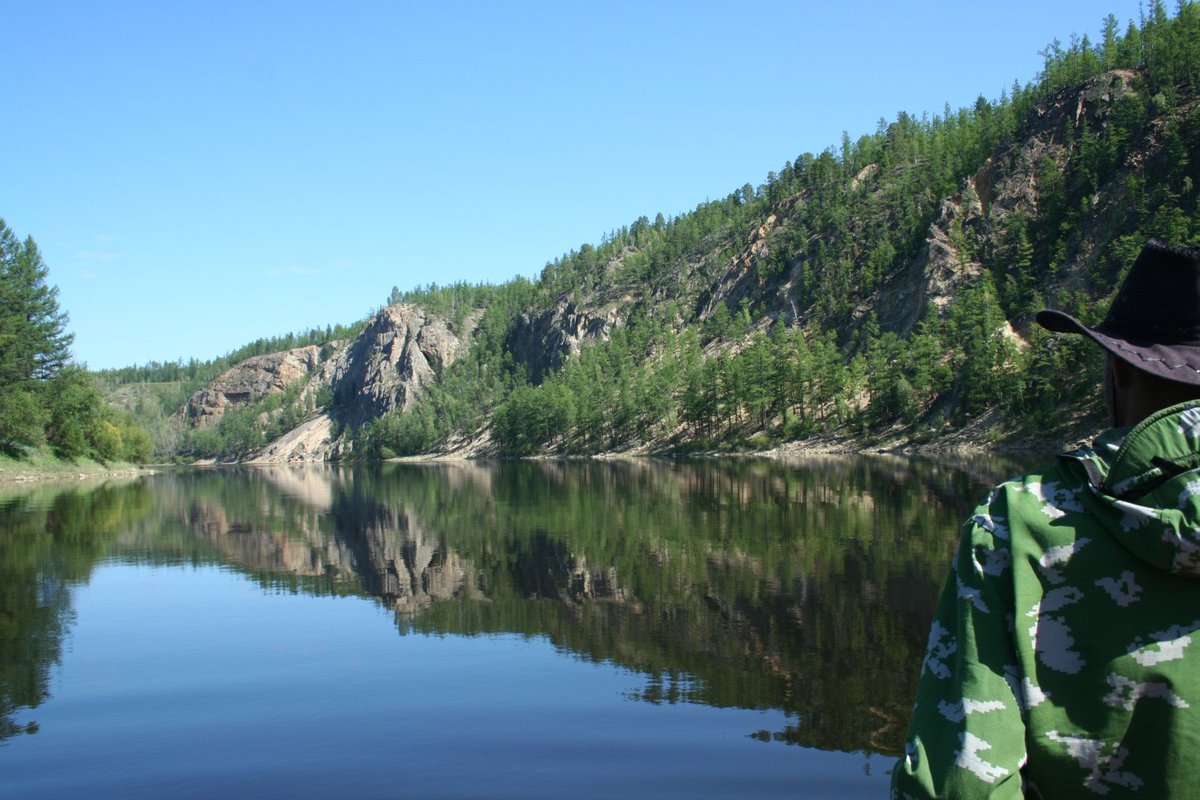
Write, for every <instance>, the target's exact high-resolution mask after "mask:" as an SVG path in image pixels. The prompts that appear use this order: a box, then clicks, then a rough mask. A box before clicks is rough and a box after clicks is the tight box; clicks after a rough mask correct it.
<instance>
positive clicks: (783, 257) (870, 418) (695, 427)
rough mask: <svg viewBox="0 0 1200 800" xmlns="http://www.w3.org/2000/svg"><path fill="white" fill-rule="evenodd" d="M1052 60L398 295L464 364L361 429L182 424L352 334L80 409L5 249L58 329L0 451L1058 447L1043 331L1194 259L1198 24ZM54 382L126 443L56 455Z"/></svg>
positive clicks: (8, 273)
mask: <svg viewBox="0 0 1200 800" xmlns="http://www.w3.org/2000/svg"><path fill="white" fill-rule="evenodd" d="M1081 22H1082V21H1081ZM1043 56H1044V68H1043V70H1042V72H1041V74H1040V75H1038V76H1037V77H1036V79H1035V80H1033V81H1030V82H1026V83H1022V82H1021V81H1020V80H1017V81H1014V83H1013V84H1012V86H1011V87H1010V88H1008V89H1007V90H1005V91H1004V92H1003V93H1002V94H1001V95H1000V97H998V98H994V99H988V98H985V97H983V96H980V97H979V98H978V100H976V102H975V103H974V104H973V105H971V106H970V107H966V108H959V109H952V108H950V107H949V106H947V107H945V108H944V109H943V111H942V112H941V113H939V114H935V115H929V114H924V115H921V116H919V117H918V116H913V115H910V114H906V113H901V114H899V115H897V116H896V118H895V119H893V120H890V121H889V120H885V119H882V118H881V119H880V120H879V123H878V124H877V126H876V129H875V130H874V131H870V132H866V133H860V134H858V135H851V134H844V135H843V137H842V141H841V142H840V143H839V144H837V145H836V146H832V147H830V148H828V149H826V150H825V151H823V152H821V153H819V154H815V155H814V154H812V153H803V154H800V155H798V156H796V157H795V158H793V159H791V160H788V161H786V162H785V163H783V164H782V166H781V168H780V169H779V171H778V172H772V173H770V174H768V175H767V176H766V179H765V181H763V182H762V183H759V184H757V185H754V184H750V183H747V184H745V185H744V186H742V187H740V188H738V189H736V190H735V191H732V192H731V193H730V194H729V195H728V196H726V197H724V198H722V199H719V200H713V201H707V202H704V203H702V204H700V205H699V206H697V207H696V208H695V209H694V210H693V211H691V212H688V213H685V214H681V215H678V216H674V217H665V216H664V215H663V214H661V213H660V214H657V215H655V216H654V217H653V218H651V217H650V216H643V217H640V218H638V219H637V220H635V221H633V222H632V223H631V224H629V225H628V226H625V227H622V228H621V229H619V230H616V231H611V232H609V233H608V234H606V235H604V236H603V237H601V239H600V241H599V242H598V243H594V244H583V245H581V246H580V247H579V248H578V249H576V250H573V251H572V252H569V253H566V254H564V255H563V256H561V257H559V258H556V259H554V260H553V261H551V262H549V263H547V264H546V265H545V267H544V269H543V270H542V271H541V274H540V276H538V277H537V278H536V279H534V280H529V279H525V278H517V279H514V280H512V281H510V282H508V283H505V284H502V285H478V286H473V285H468V284H464V283H457V284H451V285H449V286H437V285H430V286H426V287H423V288H419V289H414V290H411V291H400V290H399V289H393V290H392V293H391V295H390V296H388V297H387V298H386V302H387V304H389V305H392V304H399V303H403V304H408V305H411V306H415V307H419V308H420V309H422V310H423V312H424V313H426V314H429V315H436V316H438V317H439V318H441V319H443V320H445V321H446V325H447V326H448V328H449V330H451V331H454V332H455V333H457V334H459V335H460V336H462V338H463V340H464V341H465V342H467V343H468V346H467V349H466V351H465V353H464V354H463V355H462V356H461V357H459V358H457V360H455V361H454V363H452V364H450V365H449V366H447V367H446V368H445V369H444V371H442V372H441V373H440V374H439V376H438V380H437V381H436V383H434V384H433V385H430V386H427V387H425V388H424V389H423V391H422V392H421V394H420V396H419V397H418V398H417V399H416V401H415V403H413V404H411V405H409V406H408V407H407V408H405V409H403V410H401V409H395V410H391V411H388V412H387V413H384V414H382V415H378V416H375V417H373V418H371V419H361V418H356V417H354V416H353V415H351V414H349V413H348V411H347V409H348V407H349V406H348V404H349V402H350V400H351V398H347V397H344V396H339V394H338V393H337V392H332V391H324V392H303V391H299V390H296V391H294V392H292V393H291V394H290V395H288V394H286V393H285V394H284V395H283V396H273V397H271V398H260V399H258V400H257V401H256V402H255V403H252V404H250V405H248V406H246V407H245V408H242V409H239V410H237V411H236V413H232V414H227V415H226V417H225V418H224V419H222V420H221V422H220V423H218V424H216V425H213V426H210V427H208V428H204V429H190V428H188V427H187V426H186V425H185V424H184V423H183V422H182V421H181V420H180V415H179V414H178V410H179V408H180V407H181V406H182V405H183V404H184V402H185V401H186V399H187V398H188V396H189V395H190V394H191V393H192V392H193V391H195V390H196V389H198V388H200V387H201V386H203V385H204V384H205V383H206V382H207V381H211V380H212V379H213V378H215V377H216V376H217V375H219V374H220V373H221V372H222V371H223V370H224V369H226V368H227V367H229V366H231V365H233V364H235V363H237V362H238V361H239V360H241V359H244V358H246V357H248V356H252V355H261V354H263V353H269V352H274V351H278V350H286V349H289V348H294V347H299V346H302V345H318V346H320V347H322V348H324V349H323V351H322V352H323V353H324V352H325V351H326V350H329V351H330V352H332V350H333V349H334V347H335V346H336V345H337V343H339V342H345V341H347V340H350V339H353V337H355V336H356V335H358V333H359V332H361V331H362V329H363V327H364V326H365V325H366V320H363V321H358V322H356V323H354V324H352V325H349V326H337V327H336V328H335V327H332V326H329V327H325V328H320V327H316V328H312V329H310V330H308V331H307V332H304V333H300V334H288V335H286V336H281V337H278V338H277V339H273V340H262V341H259V342H256V343H253V344H251V345H248V346H247V347H246V348H243V349H242V350H239V351H238V352H236V353H231V354H229V355H228V356H226V357H224V358H222V359H218V360H215V361H210V362H197V361H195V360H193V361H191V362H188V363H186V364H185V363H183V362H177V363H169V364H154V363H152V364H148V365H145V366H141V367H129V368H126V369H123V370H110V371H105V372H102V373H98V374H97V375H95V376H94V377H95V378H96V382H95V383H92V382H90V378H89V376H87V375H86V374H84V373H83V372H82V371H80V370H77V369H75V368H73V367H70V366H69V364H68V361H67V359H66V358H65V353H66V350H65V348H66V347H67V346H68V345H69V339H67V338H66V337H65V336H64V335H63V333H62V331H63V322H62V320H63V319H64V318H63V316H62V315H61V312H59V311H58V309H57V306H56V305H54V304H53V299H54V298H53V291H52V290H47V289H45V284H44V282H45V276H46V273H45V268H44V265H41V261H40V256H37V254H36V246H35V245H33V243H32V240H28V241H27V242H26V244H24V245H19V244H17V243H16V241H15V239H14V238H13V237H12V235H11V234H7V233H6V235H7V236H8V239H6V240H5V244H4V270H5V272H4V276H5V287H6V288H5V292H6V294H5V298H6V299H5V302H6V303H10V305H7V306H5V309H6V310H5V312H4V313H5V320H6V321H5V322H3V323H2V324H4V325H10V324H16V323H15V322H14V323H10V322H8V321H7V320H8V319H9V318H10V317H11V318H12V319H13V320H16V319H17V318H18V317H19V316H20V315H19V314H15V313H14V312H12V309H14V308H16V306H14V305H11V303H12V302H14V301H11V300H9V299H7V298H10V297H16V296H17V295H18V294H19V293H20V290H19V289H18V288H16V287H18V286H19V285H21V282H22V281H24V282H25V284H27V285H28V286H30V287H41V291H42V294H43V295H48V300H49V302H50V305H49V306H47V305H45V303H46V299H47V298H46V297H43V299H42V300H41V301H38V302H41V303H42V304H43V305H42V306H40V308H41V309H42V310H41V312H40V313H41V317H39V318H38V319H40V320H42V322H41V323H38V324H41V325H42V327H41V328H38V330H39V331H41V332H40V333H37V334H36V335H34V336H33V338H32V339H28V340H29V341H40V342H44V343H45V344H44V345H41V346H43V347H44V349H45V352H46V353H47V355H46V356H45V357H44V359H43V360H42V361H38V360H37V358H33V359H32V360H31V359H30V358H29V357H24V356H21V357H18V355H17V351H16V350H13V351H12V354H11V355H10V353H9V351H8V350H7V345H6V351H5V356H4V359H3V361H4V369H5V373H4V376H3V384H2V386H3V395H2V396H0V402H3V403H4V404H6V405H5V413H3V414H0V419H3V421H4V422H3V424H4V426H5V427H4V430H3V431H2V432H0V439H2V440H4V441H5V442H8V443H9V445H8V446H9V447H10V448H11V447H12V446H14V445H17V444H21V445H25V444H35V443H38V442H41V441H47V442H50V443H51V444H53V445H54V446H55V447H56V448H58V449H59V450H60V452H62V453H64V454H72V453H81V452H87V451H89V450H91V451H94V452H96V453H98V454H101V455H107V454H109V453H112V452H114V451H113V447H114V445H113V442H114V441H116V442H117V443H118V445H119V447H128V446H130V445H127V443H129V442H140V444H138V445H137V446H139V447H145V444H144V441H143V440H141V439H139V436H138V434H136V433H133V432H132V430H131V428H130V427H129V425H128V424H127V420H128V419H136V420H137V421H138V423H139V424H140V425H141V426H142V427H143V428H145V429H146V430H148V431H149V432H150V434H151V435H152V437H153V441H154V448H155V450H156V455H157V457H160V458H182V459H192V458H199V457H212V456H216V457H222V458H227V459H237V458H241V457H245V456H247V455H249V454H251V453H253V452H255V451H256V450H257V449H258V448H261V447H262V446H263V445H265V444H266V443H267V442H268V441H269V440H270V439H271V438H272V437H274V436H277V435H279V433H280V432H281V431H283V430H285V429H286V428H287V427H288V425H291V424H295V423H296V422H298V421H299V420H302V419H304V418H306V417H307V416H309V415H312V414H316V413H325V414H327V415H328V416H329V417H330V418H331V419H332V421H333V432H334V434H335V435H337V436H340V437H343V438H344V440H345V441H346V442H347V443H348V446H347V447H346V448H345V449H344V450H343V451H342V452H343V457H355V458H367V459H371V458H386V457H393V456H398V455H406V454H417V453H427V452H453V451H455V450H456V448H461V447H462V445H463V443H464V442H471V441H479V440H481V439H486V440H487V441H489V442H490V445H491V449H490V450H485V451H484V452H492V453H496V454H503V455H530V454H553V453H559V454H576V453H578V454H588V453H601V452H611V451H622V450H635V451H643V452H646V451H649V452H661V451H670V452H689V451H708V450H722V449H763V448H766V447H770V446H774V445H777V444H779V443H782V442H792V441H804V440H808V439H811V438H813V437H845V438H849V439H851V440H854V441H858V442H872V441H874V442H896V441H902V442H911V443H918V444H919V443H926V442H935V441H937V440H939V439H941V438H943V437H945V436H947V435H951V434H953V433H954V432H956V431H959V430H961V429H963V428H964V427H968V428H970V427H971V426H978V424H979V423H980V421H983V422H984V423H985V427H984V428H983V430H986V431H989V432H991V433H988V434H986V435H989V436H990V435H995V436H1008V435H1046V436H1054V435H1058V434H1061V433H1063V432H1064V431H1066V430H1069V429H1070V426H1071V425H1073V424H1075V425H1077V424H1079V421H1080V416H1082V417H1083V418H1085V419H1087V418H1088V415H1089V414H1090V415H1092V416H1091V417H1090V419H1091V420H1092V422H1096V421H1098V420H1099V416H1098V414H1099V411H1100V407H1099V406H1100V404H1099V400H1098V399H1097V398H1098V397H1099V393H1098V392H1097V391H1096V387H1097V386H1098V384H1099V381H1100V374H1099V365H1100V361H1099V360H1098V359H1096V358H1092V356H1093V355H1094V354H1093V353H1092V352H1091V350H1090V349H1089V348H1088V346H1087V345H1086V343H1085V342H1083V341H1080V340H1079V339H1080V337H1052V336H1050V335H1048V334H1046V333H1044V332H1043V331H1041V330H1040V329H1039V328H1037V326H1035V325H1033V323H1032V319H1033V314H1034V313H1035V312H1036V311H1037V310H1038V309H1040V308H1043V307H1054V308H1060V309H1063V310H1065V311H1068V312H1069V313H1072V314H1075V315H1076V316H1078V317H1080V318H1081V319H1083V320H1084V321H1085V322H1097V321H1098V319H1099V317H1100V316H1101V315H1102V314H1103V311H1104V309H1106V308H1107V305H1108V302H1109V299H1110V298H1111V295H1112V293H1113V291H1114V290H1115V288H1116V286H1117V285H1118V284H1119V282H1120V279H1121V278H1122V277H1123V270H1125V269H1126V268H1127V267H1128V266H1129V264H1130V263H1132V260H1133V258H1134V256H1135V255H1136V254H1137V252H1138V251H1139V250H1140V248H1141V246H1142V244H1143V243H1144V242H1145V241H1146V240H1147V239H1149V238H1151V237H1157V238H1160V239H1163V240H1165V241H1167V242H1169V243H1171V244H1175V245H1184V246H1196V245H1200V208H1198V203H1197V200H1198V198H1197V187H1196V185H1197V183H1198V182H1200V162H1198V161H1197V144H1198V142H1200V103H1198V92H1197V89H1198V87H1200V8H1198V7H1197V5H1196V4H1195V3H1194V2H1179V3H1178V4H1177V5H1176V7H1175V8H1174V9H1173V12H1168V10H1167V8H1166V7H1165V5H1164V4H1163V2H1161V0H1156V2H1151V3H1149V4H1148V7H1147V9H1146V11H1145V12H1144V14H1143V16H1142V18H1141V19H1139V20H1137V21H1131V22H1129V23H1128V24H1127V25H1124V26H1122V24H1121V23H1120V22H1119V21H1118V20H1117V19H1116V18H1115V17H1113V16H1111V15H1110V16H1108V17H1107V18H1105V19H1104V20H1103V25H1102V33H1101V36H1100V38H1099V40H1098V41H1095V42H1093V41H1091V40H1090V39H1089V38H1087V37H1083V38H1076V37H1072V38H1071V40H1070V41H1069V42H1068V43H1067V44H1065V45H1064V44H1063V43H1062V42H1060V41H1058V40H1055V41H1054V42H1052V43H1051V44H1050V45H1048V46H1047V47H1046V48H1045V50H1044V51H1043ZM5 230H7V229H5ZM10 240H11V241H10ZM34 263H36V265H37V266H29V265H30V264H34ZM39 270H40V272H39ZM9 286H11V287H14V288H12V289H10V288H8V287H9ZM34 294H36V292H34ZM31 296H32V295H31ZM20 302H27V303H32V302H34V301H32V300H30V301H20ZM564 315H576V316H580V317H583V318H586V319H588V320H592V321H598V322H597V324H600V323H603V324H601V325H600V327H601V328H602V330H603V333H602V335H599V336H595V337H592V338H591V339H589V340H587V341H585V342H583V343H582V344H581V346H580V347H579V348H578V350H577V352H576V351H574V350H572V351H570V352H565V351H564V352H557V351H555V352H547V351H545V350H542V351H538V350H537V348H532V349H531V348H530V347H528V346H522V344H521V343H522V342H524V341H526V339H527V338H528V337H527V336H526V334H527V332H528V331H529V330H530V329H532V328H534V327H536V325H537V324H538V323H539V321H545V320H547V319H558V318H561V317H563V316H564ZM56 320H57V321H56ZM29 324H30V325H34V323H29ZM35 327H36V325H35ZM0 335H6V336H20V334H18V333H11V334H10V333H9V329H5V330H4V332H3V334H0ZM39 336H40V337H41V338H40V339H38V338H37V337H39ZM26 340H27V339H22V341H26ZM5 341H13V339H6V340H5ZM22 359H24V360H22ZM10 364H11V366H10ZM53 381H59V382H66V383H64V385H71V386H78V387H83V388H79V389H78V390H77V392H78V393H85V392H93V393H95V392H97V391H98V390H103V392H104V394H105V396H106V397H107V398H108V399H109V401H110V405H111V404H115V405H119V406H120V407H121V408H123V409H124V410H125V411H126V412H128V414H129V415H131V416H122V415H121V414H117V412H115V411H112V412H110V411H94V412H87V413H84V412H79V414H78V417H77V418H78V420H79V424H78V425H77V426H76V428H75V429H72V427H71V426H70V425H69V424H66V423H65V422H64V421H65V420H67V419H74V418H76V416H75V412H73V411H70V410H67V411H63V410H62V409H58V410H57V411H56V409H55V407H54V404H53V402H51V398H52V397H62V396H64V395H66V394H69V393H65V392H49V391H46V387H47V386H48V385H49V384H50V382H53ZM72 381H73V382H74V383H71V382H72ZM89 402H90V401H89ZM85 406H86V407H88V408H93V409H98V408H100V405H97V404H95V403H93V404H92V405H90V406H88V405H87V403H83V402H82V401H81V404H80V405H79V406H78V407H79V408H84V407H85ZM9 409H11V410H9ZM88 414H91V416H88ZM56 415H57V416H56ZM55 420H57V422H56V421H55ZM123 426H124V427H123ZM109 428H112V429H113V431H115V436H114V435H111V433H112V432H110V431H109ZM72 430H76V432H72ZM106 437H107V438H106ZM123 452H125V451H123ZM133 452H134V451H128V454H130V455H132V454H133Z"/></svg>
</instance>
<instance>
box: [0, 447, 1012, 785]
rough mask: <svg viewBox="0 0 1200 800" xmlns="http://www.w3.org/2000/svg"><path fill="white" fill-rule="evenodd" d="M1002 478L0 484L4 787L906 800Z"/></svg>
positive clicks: (471, 474)
mask: <svg viewBox="0 0 1200 800" xmlns="http://www.w3.org/2000/svg"><path fill="white" fill-rule="evenodd" d="M1012 471H1013V470H1012V469H1011V468H1006V466H1005V465H985V464H978V463H977V464H973V465H971V469H969V470H968V469H960V468H955V467H952V466H948V465H945V464H934V463H929V462H919V461H906V460H897V459H890V458H855V459H843V458H827V459H820V460H812V461H805V462H800V463H796V464H791V465H780V464H772V463H765V462H736V463H660V462H633V463H629V462H618V463H591V462H585V463H575V462H570V463H562V462H546V463H530V464H525V463H521V464H443V465H429V464H423V465H384V466H377V467H373V468H358V469H349V468H333V467H308V468H263V469H249V468H244V469H227V470H188V471H179V472H167V473H164V474H161V475H156V476H152V477H150V478H145V479H141V480H138V481H136V482H131V483H127V484H120V485H114V484H111V483H110V484H107V485H105V486H102V487H91V488H81V487H72V488H70V489H66V490H54V489H48V488H39V489H36V490H28V491H15V490H8V492H9V493H8V494H6V495H0V796H2V797H6V798H7V797H13V798H51V797H53V798H61V797H89V798H95V797H122V798H140V797H146V798H151V797H153V798H171V797H179V798H191V797H195V798H203V797H213V796H217V795H228V796H246V797H251V796H252V797H287V798H309V797H312V798H323V797H349V798H510V797H511V798H543V797H545V798H551V797H553V798H559V797H563V796H571V797H574V798H610V797H618V798H626V799H628V798H744V797H754V798H773V797H791V798H795V797H813V798H819V797H848V798H853V797H883V796H884V795H885V794H886V784H887V780H888V775H887V772H888V770H890V768H891V765H892V762H893V760H894V757H895V754H896V753H898V752H899V749H900V747H901V744H902V737H903V732H904V728H905V726H906V725H907V715H908V709H909V707H910V706H911V704H912V699H913V693H914V691H915V680H916V670H917V666H918V665H919V662H920V659H921V656H922V654H923V650H924V641H925V634H926V631H927V628H928V624H929V619H930V616H931V615H932V612H933V606H934V603H935V601H936V596H937V593H938V591H939V589H940V585H941V582H942V580H943V578H944V574H945V569H946V565H947V563H948V561H949V558H950V554H951V550H952V548H953V543H954V534H955V530H956V529H957V526H958V524H959V522H960V520H961V518H962V517H963V516H964V515H965V514H966V513H967V511H968V510H969V508H970V507H971V506H972V505H973V504H974V503H975V502H977V501H978V500H979V499H980V497H981V495H982V493H983V492H984V491H985V489H986V486H987V485H988V484H990V483H992V482H994V481H995V480H997V479H999V478H1003V477H1006V476H1007V474H1009V473H1011V472H1012Z"/></svg>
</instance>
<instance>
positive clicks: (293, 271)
mask: <svg viewBox="0 0 1200 800" xmlns="http://www.w3.org/2000/svg"><path fill="white" fill-rule="evenodd" d="M320 274H321V270H319V269H314V268H312V267H278V268H276V269H271V270H267V276H268V277H271V278H283V277H289V276H290V277H295V276H306V275H320Z"/></svg>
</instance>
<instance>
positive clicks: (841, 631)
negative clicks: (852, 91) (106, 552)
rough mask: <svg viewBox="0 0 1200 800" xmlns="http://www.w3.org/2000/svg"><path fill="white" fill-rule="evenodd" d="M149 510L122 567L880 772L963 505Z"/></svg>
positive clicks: (545, 483)
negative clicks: (542, 657) (683, 711)
mask: <svg viewBox="0 0 1200 800" xmlns="http://www.w3.org/2000/svg"><path fill="white" fill-rule="evenodd" d="M989 477H990V476H989ZM149 490H152V496H153V499H154V503H153V507H152V508H151V509H150V510H149V512H148V513H145V512H143V513H142V514H141V515H140V519H139V520H138V521H130V522H128V523H127V524H124V525H123V526H122V527H121V529H120V536H119V538H118V540H117V542H116V544H115V545H114V546H115V548H116V549H115V552H116V553H117V554H118V555H120V557H122V558H125V559H131V560H148V561H151V562H154V563H189V562H191V563H212V562H217V563H222V564H228V565H233V566H235V567H236V568H238V569H239V570H241V571H243V572H245V573H247V574H248V575H250V576H251V577H253V578H254V579H255V580H257V581H259V582H260V583H262V584H263V585H264V586H267V587H270V588H272V589H273V590H280V589H282V590H287V591H302V592H306V593H314V594H360V595H366V596H370V597H373V598H375V599H376V600H377V602H379V603H381V604H383V605H385V606H387V607H389V608H391V609H393V610H394V611H395V612H396V615H397V624H398V626H399V628H400V630H401V631H402V632H406V631H417V632H429V633H435V634H457V635H479V634H487V633H502V632H503V633H509V632H513V633H518V634H523V635H528V636H536V637H544V638H546V639H548V640H549V641H551V642H553V643H554V644H555V646H557V647H559V648H562V649H563V650H565V651H569V652H571V653H574V654H577V655H578V656H580V657H583V658H587V659H592V660H598V661H611V662H612V663H614V664H618V665H620V666H623V667H626V668H629V669H632V670H636V671H639V672H640V673H642V674H644V675H646V676H647V678H646V683H645V685H644V686H643V687H642V688H641V689H639V690H638V691H637V692H635V693H634V694H635V696H636V697H637V698H639V699H641V700H645V701H648V702H654V703H673V702H699V703H706V704H711V705H717V706H736V707H743V708H775V709H782V710H784V711H785V712H787V713H788V714H789V717H790V721H789V725H788V726H787V728H786V729H784V730H780V731H764V732H760V733H758V734H755V735H756V736H758V737H760V738H766V739H777V740H782V741H788V742H795V743H801V744H804V745H807V746H813V747H821V748H830V749H838V750H869V751H884V752H895V751H896V750H898V748H899V747H900V745H901V736H902V729H903V727H904V725H905V723H906V721H907V717H908V713H909V708H910V706H911V704H912V698H913V694H914V692H915V680H916V668H917V665H918V664H919V662H920V659H921V655H922V651H923V647H924V639H925V633H926V631H927V629H928V622H929V619H930V616H931V615H932V612H933V605H934V602H935V600H936V594H937V591H938V589H939V588H940V584H941V582H942V580H943V576H944V571H945V568H946V564H947V563H948V561H949V558H950V551H951V549H952V547H953V541H954V535H955V531H956V529H957V527H958V523H959V521H960V520H961V518H962V517H963V515H964V514H965V513H966V511H967V510H968V506H969V505H970V504H971V503H972V502H973V501H974V500H975V499H977V498H978V496H979V495H980V494H981V493H982V487H981V486H980V485H978V484H975V483H973V482H972V481H969V480H968V479H966V478H965V477H964V476H963V473H961V472H957V471H954V470H948V469H944V468H942V467H940V466H939V465H937V464H933V463H923V462H910V461H906V460H900V459H882V458H880V459H864V458H856V459H845V458H827V459H822V460H820V461H806V462H803V463H799V464H794V465H782V466H781V465H779V464H773V463H768V462H759V461H745V462H740V461H736V462H729V461H726V462H689V463H674V462H656V461H615V462H594V461H589V462H557V461H555V462H534V463H516V464H495V463H494V464H479V463H453V464H411V465H408V464H391V465H384V466H381V467H372V468H358V469H349V468H338V467H332V466H311V467H305V468H299V469H292V468H278V467H273V468H268V469H246V468H239V469H214V470H186V471H178V472H171V473H167V474H164V475H161V476H157V477H156V478H155V479H153V480H152V481H151V482H150V483H149V484H148V488H144V489H143V490H142V491H149ZM6 583H7V582H6ZM26 583H30V581H26ZM31 585H32V583H31ZM49 638H51V639H54V638H55V636H54V635H53V634H52V633H51V634H50V635H49Z"/></svg>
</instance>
